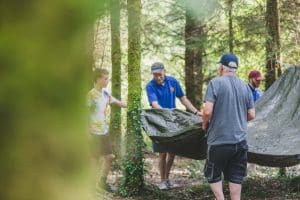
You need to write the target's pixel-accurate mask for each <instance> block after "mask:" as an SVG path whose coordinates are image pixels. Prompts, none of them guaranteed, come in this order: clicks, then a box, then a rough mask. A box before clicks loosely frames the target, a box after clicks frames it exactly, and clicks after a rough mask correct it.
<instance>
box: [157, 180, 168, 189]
mask: <svg viewBox="0 0 300 200" xmlns="http://www.w3.org/2000/svg"><path fill="white" fill-rule="evenodd" d="M158 188H159V189H160V190H167V189H169V187H168V184H167V181H162V182H161V183H160V184H159V186H158Z"/></svg>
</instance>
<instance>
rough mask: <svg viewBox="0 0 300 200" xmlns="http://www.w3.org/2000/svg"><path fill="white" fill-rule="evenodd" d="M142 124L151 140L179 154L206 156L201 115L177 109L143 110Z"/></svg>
mask: <svg viewBox="0 0 300 200" xmlns="http://www.w3.org/2000/svg"><path fill="white" fill-rule="evenodd" d="M141 118H142V125H143V128H144V130H145V131H146V133H147V135H148V136H149V137H150V138H151V140H152V142H154V143H157V144H158V145H164V146H165V147H166V148H167V149H168V150H169V152H171V153H174V154H176V155H179V156H184V157H188V158H193V159H197V160H202V159H205V158H206V149H207V144H206V141H207V140H206V136H205V132H204V131H203V130H202V129H201V124H202V119H201V117H199V116H197V115H194V114H192V113H188V112H185V111H182V110H178V109H148V110H143V112H142V115H141Z"/></svg>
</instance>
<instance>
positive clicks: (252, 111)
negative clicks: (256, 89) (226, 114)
mask: <svg viewBox="0 0 300 200" xmlns="http://www.w3.org/2000/svg"><path fill="white" fill-rule="evenodd" d="M254 118H255V109H254V108H250V109H248V111H247V120H248V121H251V120H253V119H254Z"/></svg>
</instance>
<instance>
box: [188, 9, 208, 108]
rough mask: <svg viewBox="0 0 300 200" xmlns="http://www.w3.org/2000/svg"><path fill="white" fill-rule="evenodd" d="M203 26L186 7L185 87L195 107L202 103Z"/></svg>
mask: <svg viewBox="0 0 300 200" xmlns="http://www.w3.org/2000/svg"><path fill="white" fill-rule="evenodd" d="M204 38H205V32H204V26H203V25H202V24H201V21H200V20H198V19H197V18H196V17H194V16H193V15H192V14H191V13H190V12H189V9H188V7H186V24H185V87H186V95H187V97H188V99H189V100H190V101H191V102H192V104H193V105H194V106H195V107H196V108H200V107H201V105H202V82H203V74H202V67H203V53H204V48H203V40H204Z"/></svg>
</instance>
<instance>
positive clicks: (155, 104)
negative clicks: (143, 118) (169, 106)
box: [151, 101, 162, 109]
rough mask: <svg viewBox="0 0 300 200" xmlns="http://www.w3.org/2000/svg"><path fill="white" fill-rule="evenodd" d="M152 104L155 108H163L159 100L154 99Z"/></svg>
mask: <svg viewBox="0 0 300 200" xmlns="http://www.w3.org/2000/svg"><path fill="white" fill-rule="evenodd" d="M151 106H152V108H154V109H161V108H162V107H161V106H160V105H159V104H158V102H157V101H153V102H152V103H151Z"/></svg>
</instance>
